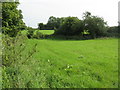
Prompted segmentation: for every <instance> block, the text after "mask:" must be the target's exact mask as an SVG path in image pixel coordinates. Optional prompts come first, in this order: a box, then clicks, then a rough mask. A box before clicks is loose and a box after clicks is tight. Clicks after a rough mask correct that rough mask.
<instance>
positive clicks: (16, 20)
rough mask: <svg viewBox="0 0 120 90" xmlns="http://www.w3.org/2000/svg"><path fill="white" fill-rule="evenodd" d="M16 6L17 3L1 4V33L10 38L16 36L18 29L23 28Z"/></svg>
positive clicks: (20, 13)
mask: <svg viewBox="0 0 120 90" xmlns="http://www.w3.org/2000/svg"><path fill="white" fill-rule="evenodd" d="M18 5H19V2H3V3H2V32H3V33H4V34H8V35H9V36H11V37H14V36H16V35H17V33H18V32H19V31H20V29H22V28H23V27H25V23H24V22H23V20H22V19H23V16H22V11H21V10H18V9H17V7H18Z"/></svg>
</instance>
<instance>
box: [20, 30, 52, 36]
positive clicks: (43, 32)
mask: <svg viewBox="0 0 120 90" xmlns="http://www.w3.org/2000/svg"><path fill="white" fill-rule="evenodd" d="M36 31H37V30H35V32H34V34H35V33H36ZM38 31H39V32H41V33H42V34H47V35H50V34H53V33H54V30H38ZM26 33H27V30H24V31H22V34H26Z"/></svg>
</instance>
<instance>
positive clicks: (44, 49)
mask: <svg viewBox="0 0 120 90" xmlns="http://www.w3.org/2000/svg"><path fill="white" fill-rule="evenodd" d="M35 43H37V51H36V53H35V54H34V55H33V57H32V60H29V61H27V63H25V64H23V65H21V68H20V70H19V72H18V73H19V74H18V75H17V76H15V77H16V78H17V81H16V83H17V84H16V86H14V87H23V88H24V87H32V88H117V87H118V52H117V51H118V40H117V39H109V38H108V39H96V40H78V41H77V40H45V39H44V40H37V39H29V40H27V42H26V46H27V49H26V51H25V52H24V53H23V54H25V53H26V52H27V50H30V49H31V48H32V47H33V44H35ZM11 70H14V68H10V67H8V68H6V71H7V72H11ZM15 77H14V78H15ZM11 81H12V80H11ZM10 83H11V84H13V83H14V82H10ZM11 86H12V85H11Z"/></svg>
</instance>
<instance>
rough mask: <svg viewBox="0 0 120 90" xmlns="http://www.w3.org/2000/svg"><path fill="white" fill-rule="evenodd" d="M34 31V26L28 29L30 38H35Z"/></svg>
mask: <svg viewBox="0 0 120 90" xmlns="http://www.w3.org/2000/svg"><path fill="white" fill-rule="evenodd" d="M34 32H35V30H34V29H32V28H28V31H27V37H28V38H29V39H30V38H33V36H34Z"/></svg>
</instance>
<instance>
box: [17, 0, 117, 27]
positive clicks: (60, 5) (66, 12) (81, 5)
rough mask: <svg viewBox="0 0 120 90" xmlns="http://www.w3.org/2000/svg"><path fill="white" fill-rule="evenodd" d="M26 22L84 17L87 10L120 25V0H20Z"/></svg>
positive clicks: (33, 25)
mask: <svg viewBox="0 0 120 90" xmlns="http://www.w3.org/2000/svg"><path fill="white" fill-rule="evenodd" d="M19 1H20V5H19V8H20V9H21V10H22V12H23V13H22V14H23V16H24V22H25V23H26V25H27V26H30V27H34V28H36V27H37V24H38V23H40V22H43V23H47V21H48V18H49V17H50V16H55V17H67V16H77V17H78V18H79V19H82V15H83V13H84V12H85V11H89V12H91V13H92V15H97V16H99V17H103V18H104V20H105V21H107V23H108V25H109V26H117V25H118V1H119V0H19Z"/></svg>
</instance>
